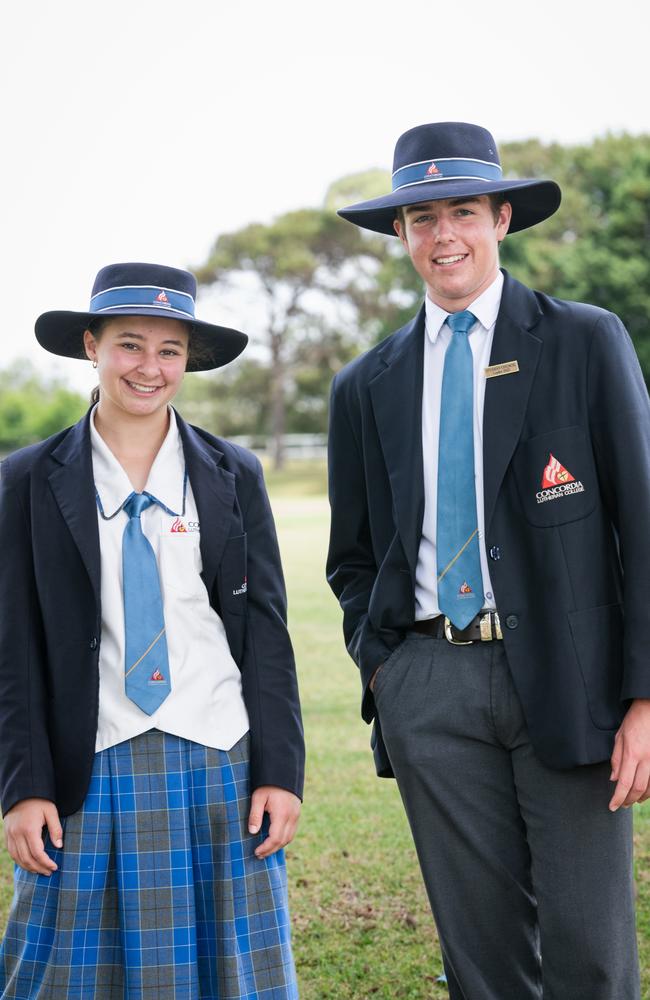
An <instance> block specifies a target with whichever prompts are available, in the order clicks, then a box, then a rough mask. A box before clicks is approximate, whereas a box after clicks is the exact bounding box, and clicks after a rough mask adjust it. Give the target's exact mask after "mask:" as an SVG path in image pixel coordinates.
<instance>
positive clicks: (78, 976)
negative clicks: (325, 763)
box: [0, 730, 298, 1000]
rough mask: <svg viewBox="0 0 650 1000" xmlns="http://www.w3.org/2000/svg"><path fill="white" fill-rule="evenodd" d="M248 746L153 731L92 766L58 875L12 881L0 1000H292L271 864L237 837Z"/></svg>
mask: <svg viewBox="0 0 650 1000" xmlns="http://www.w3.org/2000/svg"><path fill="white" fill-rule="evenodd" d="M248 750H249V744H248V735H246V736H244V737H243V739H242V740H240V741H239V743H237V744H236V745H235V746H234V747H233V749H232V750H230V751H228V752H226V751H223V750H213V749H211V748H209V747H204V746H201V745H199V744H197V743H192V742H190V741H189V740H184V739H180V738H179V737H176V736H171V735H169V734H168V733H161V732H158V731H156V730H151V731H149V732H147V733H144V734H142V735H141V736H137V737H135V738H134V739H132V740H127V741H126V742H124V743H120V744H118V745H117V746H114V747H110V748H109V749H108V750H103V751H101V752H100V753H98V754H96V755H95V762H94V767H93V774H92V779H91V783H90V788H89V791H88V795H87V796H86V800H85V802H84V805H83V806H82V808H81V809H80V810H79V812H77V813H75V814H74V815H72V816H68V817H67V818H66V819H64V820H63V848H62V849H61V850H56V849H55V848H54V847H53V846H52V844H51V842H49V840H48V842H47V843H46V850H47V852H48V854H50V856H51V857H53V858H54V860H55V861H56V863H57V865H58V866H59V868H58V871H56V872H54V874H53V875H51V876H49V877H47V876H44V875H33V874H31V873H29V872H25V871H23V870H22V869H20V868H18V867H17V868H16V874H15V893H14V900H13V904H12V908H11V912H10V915H9V923H8V926H7V931H6V934H5V938H4V941H3V943H2V948H1V949H0V998H2V1000H10V998H11V1000H36V998H38V1000H235V998H237V1000H257V998H259V1000H294V998H297V997H298V989H297V985H296V979H295V971H294V965H293V958H292V955H291V943H290V934H289V915H288V908H287V886H286V871H285V865H284V857H283V853H282V851H279V852H278V853H276V854H274V855H272V856H271V857H270V858H266V859H264V860H258V859H257V858H256V857H255V855H254V853H253V851H254V848H255V847H256V846H257V844H258V843H260V841H261V840H262V839H263V836H264V835H265V834H264V832H263V833H261V834H257V835H255V836H251V835H250V834H249V833H248V829H247V819H248V811H249V806H250V791H249V753H248Z"/></svg>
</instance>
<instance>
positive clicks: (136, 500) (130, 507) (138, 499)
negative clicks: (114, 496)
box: [124, 493, 156, 517]
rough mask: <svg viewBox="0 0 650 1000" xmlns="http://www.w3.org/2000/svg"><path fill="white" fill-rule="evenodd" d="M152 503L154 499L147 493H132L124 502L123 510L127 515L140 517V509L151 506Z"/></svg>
mask: <svg viewBox="0 0 650 1000" xmlns="http://www.w3.org/2000/svg"><path fill="white" fill-rule="evenodd" d="M153 503H156V501H155V499H154V498H153V497H150V496H149V495H148V494H147V493H132V494H131V496H130V497H129V499H128V500H127V501H126V503H125V504H124V510H125V511H126V513H127V514H128V515H129V517H140V514H141V513H142V511H143V510H146V509H147V507H151V505H152V504H153Z"/></svg>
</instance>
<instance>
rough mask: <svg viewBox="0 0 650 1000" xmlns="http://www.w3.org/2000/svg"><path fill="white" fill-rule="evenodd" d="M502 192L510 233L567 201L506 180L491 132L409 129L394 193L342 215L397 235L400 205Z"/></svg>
mask: <svg viewBox="0 0 650 1000" xmlns="http://www.w3.org/2000/svg"><path fill="white" fill-rule="evenodd" d="M499 192H503V193H504V194H507V196H508V197H507V200H508V201H509V202H510V204H511V205H512V219H511V222H510V227H509V232H511V233H513V232H517V230H520V229H528V227H529V226H534V225H535V224H536V223H538V222H542V220H543V219H547V218H548V217H549V215H553V213H554V212H555V211H557V209H558V207H559V205H560V200H561V198H562V193H561V191H560V188H559V186H558V185H557V184H556V183H555V181H550V180H539V179H537V178H527V179H523V180H514V179H513V178H510V177H504V176H503V173H502V170H501V162H500V160H499V152H498V150H497V145H496V143H495V141H494V139H493V138H492V136H491V135H490V133H489V132H488V131H487V129H484V128H481V127H480V126H479V125H469V124H467V123H466V122H434V123H433V124H431V125H418V126H416V127H415V128H412V129H409V131H408V132H405V133H404V134H403V135H401V136H400V137H399V139H398V140H397V144H396V146H395V156H394V158H393V190H392V192H391V193H390V194H387V195H383V196H382V197H381V198H373V199H372V200H371V201H362V202H359V203H358V204H357V205H350V206H349V208H342V209H340V210H339V212H338V214H339V215H340V216H341V217H342V218H344V219H347V220H348V222H353V223H354V224H355V225H356V226H361V227H362V228H363V229H371V230H373V231H374V232H376V233H388V234H389V235H391V236H393V235H395V230H394V228H393V222H394V220H395V210H396V209H397V208H399V207H400V206H404V205H417V204H419V203H420V202H424V201H440V200H442V199H443V198H468V197H473V196H475V195H482V194H493V193H494V194H498V193H499Z"/></svg>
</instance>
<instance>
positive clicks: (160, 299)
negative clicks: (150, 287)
mask: <svg viewBox="0 0 650 1000" xmlns="http://www.w3.org/2000/svg"><path fill="white" fill-rule="evenodd" d="M154 302H160V303H161V305H165V306H168V305H169V299H168V298H167V296H166V294H165V289H164V288H163V289H162V291H161V292H159V294H158V295H156V298H155V299H154Z"/></svg>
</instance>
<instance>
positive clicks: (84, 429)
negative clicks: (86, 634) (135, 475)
mask: <svg viewBox="0 0 650 1000" xmlns="http://www.w3.org/2000/svg"><path fill="white" fill-rule="evenodd" d="M89 420H90V411H89V412H88V413H87V414H86V416H85V417H84V418H83V420H80V421H79V423H78V424H75V426H74V427H73V428H71V430H70V431H69V433H68V434H67V435H66V437H65V438H64V439H63V441H62V442H61V444H60V445H59V446H58V447H57V448H56V449H55V450H54V451H53V452H52V458H53V459H54V461H55V462H57V468H56V469H54V471H53V472H51V473H50V475H49V483H50V487H51V489H52V493H53V494H54V498H55V500H56V502H57V504H58V506H59V510H60V511H61V515H62V517H63V519H64V521H65V522H66V524H67V526H68V528H69V530H70V534H71V535H72V537H73V539H74V541H75V544H76V546H77V548H78V549H79V553H80V555H81V558H82V560H83V563H84V566H85V567H86V571H87V573H88V576H89V577H90V582H91V584H92V588H93V591H94V594H95V600H96V602H97V606H98V607H99V605H100V597H101V583H100V580H101V577H100V571H101V563H100V555H99V528H98V525H97V503H96V500H95V487H94V480H93V464H92V453H91V448H90V428H89Z"/></svg>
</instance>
